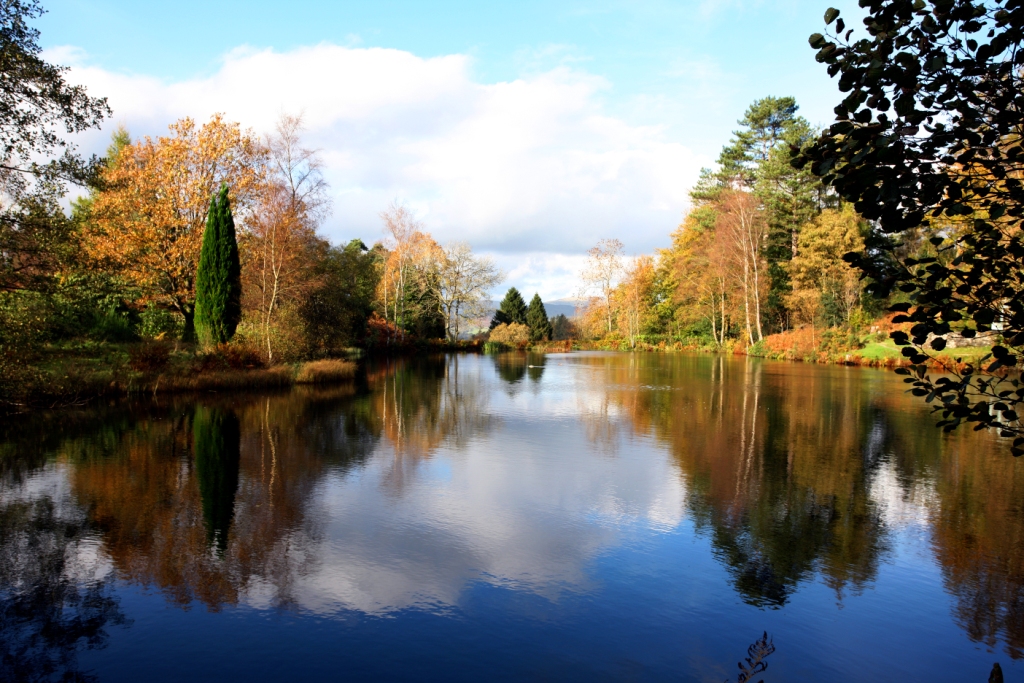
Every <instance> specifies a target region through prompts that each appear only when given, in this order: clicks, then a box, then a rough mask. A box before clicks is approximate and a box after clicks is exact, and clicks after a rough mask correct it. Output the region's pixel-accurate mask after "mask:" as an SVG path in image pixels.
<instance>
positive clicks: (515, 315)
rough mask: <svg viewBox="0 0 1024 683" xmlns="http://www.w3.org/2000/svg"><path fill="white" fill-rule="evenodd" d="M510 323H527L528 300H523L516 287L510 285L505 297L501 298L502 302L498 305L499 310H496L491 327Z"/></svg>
mask: <svg viewBox="0 0 1024 683" xmlns="http://www.w3.org/2000/svg"><path fill="white" fill-rule="evenodd" d="M508 323H519V324H520V325H526V324H527V322H526V302H525V301H523V296H522V294H520V293H519V290H518V289H516V288H515V287H509V289H508V291H507V292H506V293H505V298H504V299H502V300H501V304H500V305H499V306H498V310H497V311H495V312H494V318H492V319H491V329H492V330H493V329H494V328H495V327H497V326H498V325H501V324H506V325H507V324H508Z"/></svg>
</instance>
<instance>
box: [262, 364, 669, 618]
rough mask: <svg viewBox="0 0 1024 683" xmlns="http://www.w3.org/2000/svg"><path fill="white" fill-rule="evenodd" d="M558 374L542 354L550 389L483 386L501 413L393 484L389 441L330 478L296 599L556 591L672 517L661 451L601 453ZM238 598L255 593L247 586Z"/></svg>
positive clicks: (312, 603) (633, 444)
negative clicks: (477, 589) (482, 585)
mask: <svg viewBox="0 0 1024 683" xmlns="http://www.w3.org/2000/svg"><path fill="white" fill-rule="evenodd" d="M462 362H463V363H464V364H465V365H470V364H469V363H467V362H466V360H465V359H464V360H463V361H462ZM482 362H487V361H486V360H485V359H484V360H483V361H482ZM466 370H469V373H468V374H467V376H473V375H474V373H475V370H476V369H474V368H472V367H467V368H466ZM562 379H565V378H564V377H560V376H559V373H558V371H557V368H553V367H552V366H551V365H550V364H549V365H548V367H547V369H546V370H545V375H544V379H543V381H544V382H545V383H548V382H551V383H552V384H553V385H554V386H553V387H552V391H550V392H542V393H541V394H533V392H519V393H517V394H515V395H513V396H509V395H508V394H506V393H505V392H504V391H500V387H499V386H494V387H491V389H492V391H491V393H490V396H491V398H492V401H491V404H490V406H489V407H490V409H491V411H492V413H493V414H494V415H495V416H500V417H501V420H500V421H498V420H492V421H491V425H492V427H493V428H492V429H489V430H483V431H478V432H476V433H475V434H472V435H471V436H469V438H467V439H459V440H458V442H456V441H455V440H449V441H448V442H447V443H445V444H443V445H441V446H440V447H439V448H438V449H437V450H435V451H434V452H433V454H432V457H431V458H430V459H427V460H422V459H419V460H408V459H407V460H406V461H404V462H403V463H402V467H404V468H407V469H408V468H412V470H414V471H409V472H406V473H405V485H404V486H403V487H402V488H401V491H400V495H394V490H393V489H389V488H387V487H385V486H382V483H383V482H384V481H385V480H386V479H387V477H389V476H393V470H394V467H395V466H396V462H395V461H396V454H395V452H394V449H393V448H391V447H390V446H387V445H382V446H381V447H379V448H378V450H377V452H376V454H375V455H374V457H373V458H372V460H371V462H370V463H369V464H368V465H367V467H366V468H364V469H363V470H361V471H360V472H359V473H358V474H352V475H349V476H331V477H330V478H329V479H328V480H327V481H326V482H325V484H324V485H323V486H321V487H319V488H318V492H317V501H316V502H315V503H313V504H314V505H318V506H322V511H323V514H322V515H316V516H318V517H320V518H325V519H328V520H329V521H328V522H327V523H326V524H325V525H324V526H323V527H322V529H321V533H322V537H321V538H322V540H320V541H319V545H318V546H317V547H315V549H313V550H312V552H314V553H315V554H316V555H317V556H318V561H317V562H316V564H315V567H314V568H312V569H311V571H310V572H309V573H308V574H306V575H304V576H303V577H301V579H300V580H299V581H298V582H297V584H296V586H295V588H294V592H293V596H294V598H295V600H296V602H297V604H298V605H300V606H301V607H303V608H305V609H309V610H313V611H316V612H331V611H336V610H340V609H356V610H360V611H364V612H367V613H375V614H379V613H388V612H391V611H394V610H399V609H403V608H407V607H414V606H415V607H421V608H427V609H443V608H445V607H451V606H455V605H457V604H458V603H459V598H460V596H461V595H462V593H463V591H464V590H465V589H466V588H467V586H468V585H469V584H471V583H473V582H476V581H484V582H488V583H492V584H499V585H510V586H514V587H515V588H517V589H519V590H526V591H530V592H533V593H536V594H539V595H543V596H545V597H547V598H549V599H552V600H557V598H558V596H559V595H560V594H562V593H564V592H565V591H577V590H586V589H588V588H590V587H591V586H590V584H591V582H592V581H593V579H591V578H590V576H589V575H588V571H587V565H588V563H589V562H590V561H591V560H592V559H593V558H595V557H596V556H597V555H599V554H600V553H601V552H602V550H603V549H605V548H609V547H611V546H614V545H617V544H621V543H624V542H628V540H629V534H630V532H631V530H636V529H637V528H646V529H655V530H659V531H662V530H671V529H673V528H675V527H676V526H677V525H678V524H679V523H680V521H681V518H682V511H683V509H684V502H685V500H684V498H685V492H684V490H683V486H682V483H681V480H680V478H679V477H678V476H677V475H676V474H675V472H674V469H673V467H672V466H671V464H670V462H669V460H668V459H667V458H666V457H665V454H664V453H663V452H662V450H661V449H659V448H657V447H656V446H655V444H654V443H653V442H652V441H650V440H648V439H646V438H634V439H626V438H618V444H617V447H618V457H615V458H604V457H599V456H597V454H596V453H595V451H594V447H593V444H592V443H591V442H590V441H589V440H588V439H587V437H586V427H585V424H584V421H583V420H582V419H581V418H582V417H583V415H582V414H581V412H580V410H579V407H578V405H577V409H576V410H575V411H574V412H573V411H569V410H568V408H569V406H570V405H571V404H569V403H566V402H565V401H564V400H563V398H562V397H561V396H560V393H561V392H560V391H559V389H560V388H561V387H560V386H559V382H560V381H561V380H562ZM493 381H494V382H495V383H497V382H500V381H501V380H500V379H498V378H497V377H494V378H493ZM484 393H485V394H486V392H484ZM573 400H574V399H573ZM552 403H554V404H555V405H557V406H558V407H559V408H560V410H558V411H555V412H556V414H557V415H558V417H557V418H556V417H552V413H551V412H549V410H548V409H549V408H550V407H552ZM538 418H542V419H538ZM297 533H301V532H297ZM300 545H301V544H300ZM248 602H249V603H250V604H253V605H258V604H261V600H260V599H259V597H258V596H257V595H253V596H252V597H251V598H250V599H249V600H248ZM264 604H265V603H264Z"/></svg>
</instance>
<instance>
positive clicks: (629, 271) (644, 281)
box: [616, 256, 655, 348]
mask: <svg viewBox="0 0 1024 683" xmlns="http://www.w3.org/2000/svg"><path fill="white" fill-rule="evenodd" d="M625 270H626V272H625V276H624V277H623V279H622V283H621V284H619V287H618V289H617V290H616V299H617V300H618V301H617V303H618V310H619V328H620V329H621V330H622V332H623V333H624V335H625V337H626V339H627V340H628V341H629V346H630V348H636V342H637V339H638V337H639V336H640V335H641V334H642V333H643V331H644V329H645V328H646V327H647V326H648V325H649V324H650V322H651V319H652V318H653V311H652V309H653V300H652V299H653V294H654V274H655V268H654V259H653V258H651V257H650V256H640V257H638V258H635V259H633V260H632V262H631V263H630V264H629V266H628V267H627V268H626V269H625Z"/></svg>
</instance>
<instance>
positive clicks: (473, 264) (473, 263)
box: [436, 242, 505, 342]
mask: <svg viewBox="0 0 1024 683" xmlns="http://www.w3.org/2000/svg"><path fill="white" fill-rule="evenodd" d="M439 256H440V259H439V263H438V264H437V279H436V282H437V295H438V299H439V300H440V302H441V312H442V314H443V315H444V319H445V330H446V331H447V333H448V339H449V341H453V342H454V341H457V340H458V338H459V334H460V331H461V323H462V322H463V321H466V320H471V319H473V318H477V317H480V315H481V314H482V313H483V307H482V306H481V303H482V302H483V300H484V298H485V297H486V296H487V294H488V291H489V290H490V289H491V288H492V287H494V286H496V285H497V284H499V283H500V282H501V281H502V280H504V279H505V276H504V274H503V273H502V272H501V271H500V270H498V268H497V266H495V265H494V261H493V260H491V259H490V258H487V257H478V256H474V255H473V252H472V250H471V249H470V247H469V245H468V244H467V243H465V242H452V243H450V244H447V245H445V247H444V248H443V249H442V250H440V253H439Z"/></svg>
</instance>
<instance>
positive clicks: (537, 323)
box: [526, 294, 551, 342]
mask: <svg viewBox="0 0 1024 683" xmlns="http://www.w3.org/2000/svg"><path fill="white" fill-rule="evenodd" d="M526 324H527V325H528V326H529V327H530V341H532V342H538V341H548V340H550V339H551V321H550V320H548V312H547V309H546V308H544V302H543V301H541V300H540V294H534V295H533V299H531V300H530V308H529V310H527V312H526Z"/></svg>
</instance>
